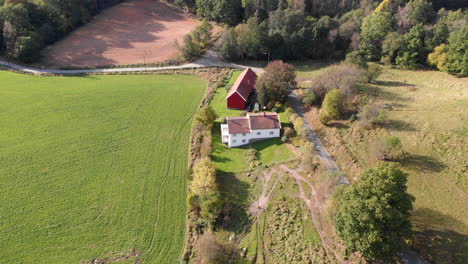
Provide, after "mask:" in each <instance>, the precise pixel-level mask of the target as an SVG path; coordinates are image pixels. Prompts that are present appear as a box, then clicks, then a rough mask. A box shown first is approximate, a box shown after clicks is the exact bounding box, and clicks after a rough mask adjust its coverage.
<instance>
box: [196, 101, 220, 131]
mask: <svg viewBox="0 0 468 264" xmlns="http://www.w3.org/2000/svg"><path fill="white" fill-rule="evenodd" d="M216 118H217V115H216V112H215V111H214V110H213V108H211V106H210V105H208V106H205V107H203V108H202V109H200V110H198V112H197V114H196V115H195V120H196V121H197V122H200V123H202V124H203V125H205V126H206V127H207V128H208V129H209V130H211V128H212V127H213V124H214V121H215V120H216Z"/></svg>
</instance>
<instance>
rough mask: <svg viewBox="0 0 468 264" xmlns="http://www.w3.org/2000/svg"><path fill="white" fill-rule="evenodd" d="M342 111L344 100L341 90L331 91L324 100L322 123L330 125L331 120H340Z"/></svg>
mask: <svg viewBox="0 0 468 264" xmlns="http://www.w3.org/2000/svg"><path fill="white" fill-rule="evenodd" d="M342 110H343V99H342V95H341V92H340V90H338V89H334V90H331V91H330V92H329V93H327V95H326V96H325V99H324V100H323V103H322V111H321V112H320V121H321V122H322V123H323V124H328V122H330V121H331V120H336V119H340V118H341V112H342Z"/></svg>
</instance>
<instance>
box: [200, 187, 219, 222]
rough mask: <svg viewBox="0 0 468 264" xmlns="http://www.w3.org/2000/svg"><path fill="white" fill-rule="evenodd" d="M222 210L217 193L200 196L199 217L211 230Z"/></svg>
mask: <svg viewBox="0 0 468 264" xmlns="http://www.w3.org/2000/svg"><path fill="white" fill-rule="evenodd" d="M222 209H223V201H222V198H221V194H220V193H219V192H218V191H213V192H211V193H207V194H204V195H202V196H200V215H201V218H202V219H203V220H204V221H205V222H206V223H207V225H208V227H209V228H212V225H213V223H214V222H215V221H216V219H217V218H218V217H219V214H220V213H221V210H222Z"/></svg>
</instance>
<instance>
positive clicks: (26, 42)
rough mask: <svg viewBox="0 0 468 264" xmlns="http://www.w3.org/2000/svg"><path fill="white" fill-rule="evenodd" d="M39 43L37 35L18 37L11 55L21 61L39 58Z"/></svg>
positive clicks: (31, 60)
mask: <svg viewBox="0 0 468 264" xmlns="http://www.w3.org/2000/svg"><path fill="white" fill-rule="evenodd" d="M39 51H40V44H39V40H38V38H37V37H34V35H33V36H28V37H19V38H18V39H17V40H16V43H15V48H14V51H13V57H14V58H16V59H18V60H20V61H22V62H27V63H31V62H34V61H36V60H37V59H38V58H39Z"/></svg>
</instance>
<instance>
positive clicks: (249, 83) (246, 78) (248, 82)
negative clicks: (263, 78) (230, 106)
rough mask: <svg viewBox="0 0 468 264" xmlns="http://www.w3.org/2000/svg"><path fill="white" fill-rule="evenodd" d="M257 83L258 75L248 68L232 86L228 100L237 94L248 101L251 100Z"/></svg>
mask: <svg viewBox="0 0 468 264" xmlns="http://www.w3.org/2000/svg"><path fill="white" fill-rule="evenodd" d="M256 81H257V74H255V72H254V71H252V69H250V68H247V69H246V70H245V71H243V72H242V73H241V75H239V77H238V78H237V80H236V82H235V83H234V84H233V85H232V87H231V90H229V93H228V95H227V96H226V98H229V97H230V96H231V95H233V94H235V93H236V92H237V93H238V94H239V95H240V96H241V97H242V98H243V99H244V101H247V99H249V96H250V94H251V93H252V90H253V89H254V86H255V82H256Z"/></svg>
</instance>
